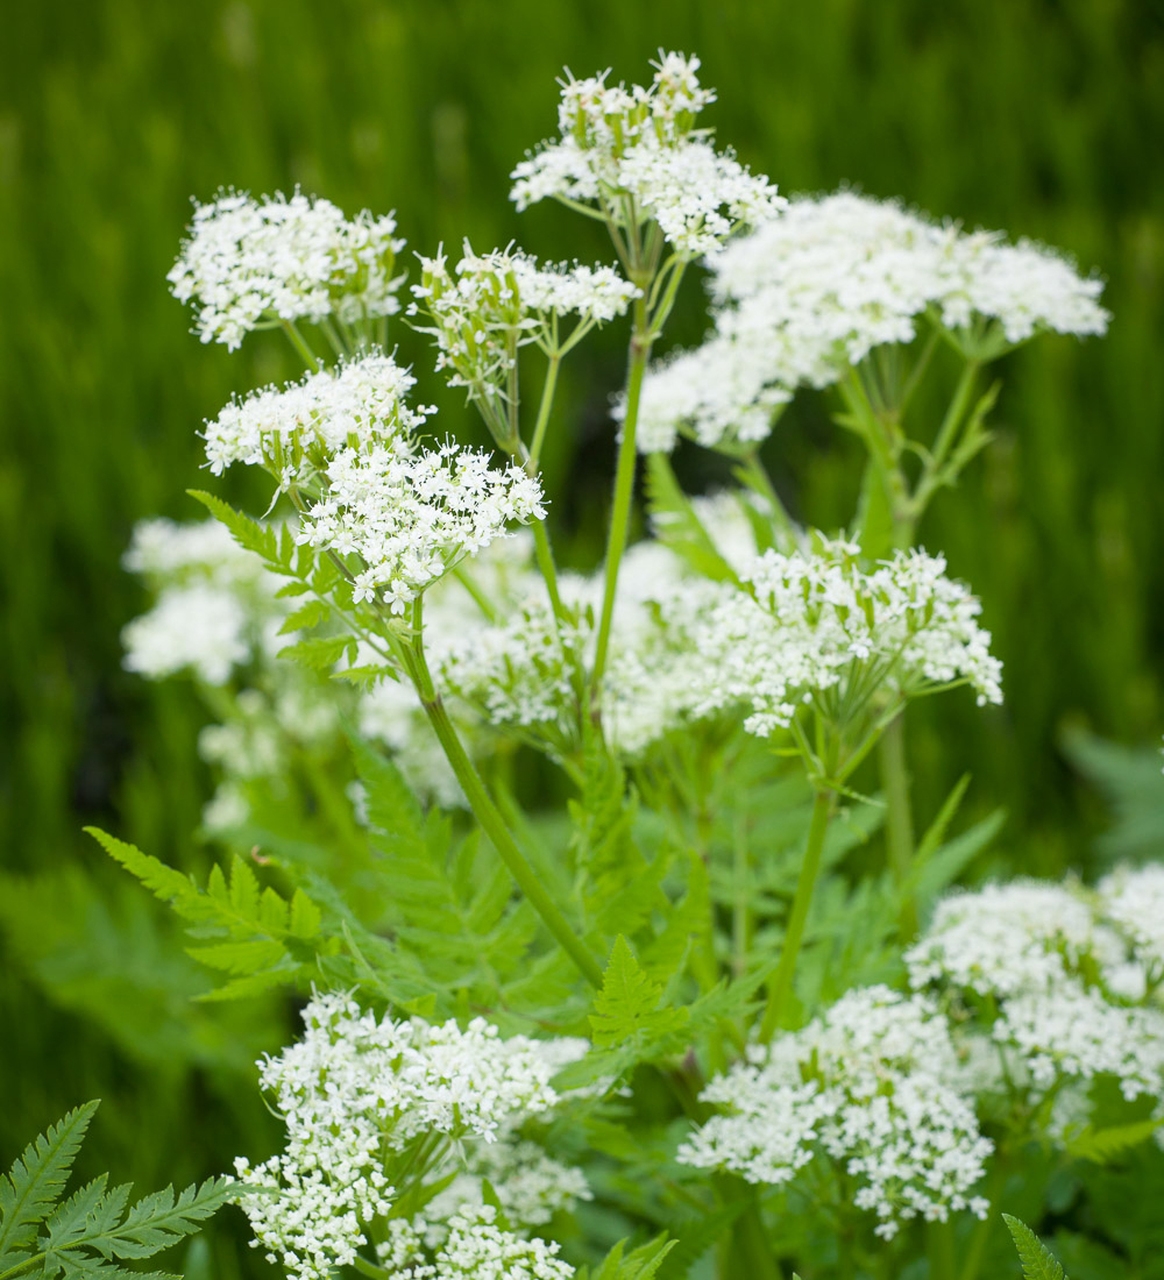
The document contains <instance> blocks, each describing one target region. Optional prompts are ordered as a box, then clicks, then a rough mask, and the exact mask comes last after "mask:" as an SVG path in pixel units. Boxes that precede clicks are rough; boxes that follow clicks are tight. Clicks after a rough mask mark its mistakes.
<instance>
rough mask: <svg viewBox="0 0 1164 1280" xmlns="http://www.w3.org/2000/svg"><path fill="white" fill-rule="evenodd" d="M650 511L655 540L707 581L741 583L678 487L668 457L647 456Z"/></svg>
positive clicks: (647, 485) (661, 455)
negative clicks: (709, 579)
mask: <svg viewBox="0 0 1164 1280" xmlns="http://www.w3.org/2000/svg"><path fill="white" fill-rule="evenodd" d="M646 493H647V510H648V512H649V513H650V516H651V523H652V525H653V526H654V530H655V536H656V537H657V538H658V540H659V541H660V542H662V543H663V544H664V545H666V546H668V547H670V548H671V550H672V551H674V552H675V554H676V555H678V556H680V557H682V558H683V559H684V560H686V561H687V563H688V564H689V565H690V566H691V567H692V568H693V569H694V570H695V571H696V573H699V574H701V575H702V576H703V577H705V578H711V579H712V580H713V581H714V582H738V581H739V578H738V577H737V576H736V572H735V570H734V569H733V568H732V567H731V565H730V564H728V562H727V561H726V560H725V559H724V558H723V556H722V555H720V553H719V551H718V549H717V548H716V545H715V543H714V542H713V541H712V539H711V535H710V534H709V533H708V532H707V530H706V529H705V528H704V527H703V525H702V523H701V522H700V519H699V517H698V516H697V515H696V514H695V508H694V507H693V506H692V505H691V502H690V500H689V499H688V497H687V495H686V494H685V493H684V492H683V490H682V489H681V488H680V486H679V481H678V480H676V478H675V472H674V471H673V470H672V468H671V460H670V459H669V458H668V457H667V455H666V454H665V453H652V454H649V455H648V456H647V466H646Z"/></svg>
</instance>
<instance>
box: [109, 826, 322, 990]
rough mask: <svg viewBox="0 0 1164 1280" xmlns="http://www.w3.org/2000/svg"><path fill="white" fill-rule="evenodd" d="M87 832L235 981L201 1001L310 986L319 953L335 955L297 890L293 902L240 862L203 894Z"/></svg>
mask: <svg viewBox="0 0 1164 1280" xmlns="http://www.w3.org/2000/svg"><path fill="white" fill-rule="evenodd" d="M86 830H87V831H88V832H89V834H90V835H91V836H92V837H93V838H94V839H95V840H96V841H97V842H98V843H99V844H100V845H101V846H102V848H104V849H105V851H106V852H107V853H108V854H109V855H110V857H112V858H113V859H114V860H115V861H116V862H119V863H120V864H121V865H122V866H123V867H124V868H125V869H126V870H127V871H128V872H129V873H130V874H131V875H133V876H136V877H137V879H138V880H140V881H141V882H142V884H144V885H145V887H146V888H147V889H149V890H150V892H151V893H153V894H154V896H155V897H157V898H160V899H161V900H162V901H163V902H165V903H168V904H169V905H170V906H171V907H172V908H173V910H174V912H175V914H177V915H178V916H179V917H180V918H181V919H183V920H184V921H186V924H187V926H188V932H189V933H190V934H191V935H192V937H193V938H194V939H196V940H197V943H198V945H195V946H190V947H188V948H187V952H188V953H189V954H190V955H191V956H192V957H193V958H194V959H195V960H197V961H199V962H200V963H201V964H204V965H206V966H207V967H208V968H210V969H216V970H218V971H219V972H220V973H223V974H225V975H227V976H228V977H229V978H230V979H231V980H230V981H229V982H227V983H226V984H225V985H223V986H220V987H217V988H215V989H214V990H213V991H211V992H210V993H209V994H208V995H206V996H204V997H202V998H203V999H210V1000H234V999H242V998H246V997H249V996H254V995H258V994H259V993H261V992H263V991H267V990H269V989H270V988H272V987H276V986H279V985H281V984H284V983H287V984H291V985H301V986H302V985H306V984H307V983H308V982H309V981H310V979H311V978H312V977H313V976H314V974H315V965H316V960H317V958H318V957H319V956H320V955H331V954H334V953H335V951H336V949H337V947H338V941H337V940H336V939H335V938H331V937H328V936H326V935H325V933H324V929H323V917H322V915H321V913H320V910H319V908H318V907H317V906H316V905H315V903H313V902H312V901H311V899H310V898H309V897H308V896H307V895H306V894H305V893H304V892H303V890H302V889H296V891H295V893H294V895H293V896H292V898H291V900H290V902H288V901H286V900H285V899H284V898H282V897H280V895H279V894H277V893H276V892H275V890H274V889H271V888H263V887H262V886H261V885H260V884H259V882H258V879H257V878H256V876H255V873H254V872H253V871H252V870H251V868H250V866H249V865H248V864H247V863H246V862H245V861H243V859H242V858H238V857H236V858H235V859H234V862H233V863H232V864H231V868H230V876H229V878H228V877H227V876H226V875H225V874H224V873H223V871H222V869H221V867H217V866H216V867H214V868H213V869H212V871H211V872H210V875H209V877H208V878H207V882H206V888H205V889H201V888H199V886H198V885H197V884H196V883H195V882H194V880H193V879H192V878H191V877H189V876H185V875H183V874H182V873H181V872H180V871H175V870H174V868H173V867H168V866H167V865H166V864H165V863H164V862H162V861H161V860H160V859H158V858H155V857H152V856H151V855H150V854H148V853H143V852H142V851H141V850H140V849H138V848H136V847H135V846H134V845H131V844H127V843H126V842H125V841H124V840H118V839H116V837H114V836H111V835H108V834H107V833H106V832H104V831H100V830H98V829H97V828H96V827H88V828H86Z"/></svg>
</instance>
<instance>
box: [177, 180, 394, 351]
mask: <svg viewBox="0 0 1164 1280" xmlns="http://www.w3.org/2000/svg"><path fill="white" fill-rule="evenodd" d="M395 230H396V220H395V218H394V217H393V216H392V215H391V214H387V215H385V216H383V217H375V216H374V215H373V214H371V213H369V212H368V211H367V210H366V209H365V210H363V211H362V212H360V213H358V214H357V215H356V216H355V217H354V218H352V219H351V220H348V219H345V217H344V215H343V212H342V211H341V210H340V209H337V208H336V206H335V205H334V204H332V203H331V202H330V201H329V200H323V199H319V198H316V199H311V198H309V197H307V196H304V195H301V194H300V193H299V192H298V191H297V192H296V193H295V194H294V195H293V196H292V197H291V199H290V200H288V199H286V198H285V197H284V196H282V195H281V194H277V195H276V196H274V197H273V198H271V197H267V196H264V197H263V198H262V200H255V199H253V198H252V197H251V196H249V195H240V194H236V193H234V192H231V193H227V194H225V195H222V196H220V197H219V198H218V199H217V200H215V201H214V202H213V203H211V204H195V209H194V221H193V224H192V226H191V228H190V236H189V238H188V239H187V240H186V241H185V242H184V243H183V245H182V252H181V255H180V256H179V258H178V261H177V262H176V263H175V264H174V266H173V268H172V269H171V271H170V273H169V275H168V276H167V277H166V278H167V279H168V280H169V282H170V287H171V290H172V292H173V294H174V297H175V298H177V299H178V301H179V302H193V303H194V305H195V308H196V313H197V320H196V323H197V328H198V333H199V335H200V337H201V338H202V341H203V342H211V341H216V342H222V343H225V344H226V346H227V347H228V348H229V349H230V350H232V351H233V350H234V349H235V348H236V347H238V346H239V344H240V343H241V342H242V340H243V337H244V336H245V335H246V334H247V333H249V332H250V331H251V330H253V329H257V328H262V327H269V326H270V325H273V324H278V323H279V322H281V321H291V322H294V321H296V320H301V319H305V320H310V321H314V322H318V321H321V320H325V319H328V318H330V317H334V318H335V319H337V320H338V321H340V322H341V323H342V324H345V325H346V324H355V323H357V322H359V321H362V320H366V319H372V318H377V317H381V316H389V315H392V314H393V313H394V312H396V311H397V310H398V309H399V303H398V301H397V298H396V291H397V290H398V289H399V287H400V285H401V283H402V282H403V279H404V277H403V276H394V275H393V269H394V266H395V261H396V255H397V254H398V253H399V252H400V250H401V249H402V248H403V247H404V241H403V240H398V239H395V238H394V234H393V233H394V232H395Z"/></svg>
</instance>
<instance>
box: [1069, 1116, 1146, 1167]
mask: <svg viewBox="0 0 1164 1280" xmlns="http://www.w3.org/2000/svg"><path fill="white" fill-rule="evenodd" d="M1161 1125H1164V1119H1159V1120H1153V1119H1148V1120H1137V1121H1134V1122H1133V1123H1131V1124H1120V1125H1111V1126H1110V1127H1107V1128H1094V1127H1092V1126H1091V1125H1085V1126H1084V1127H1083V1128H1081V1129H1079V1130H1077V1131H1076V1132H1074V1133H1071V1134H1069V1135H1068V1137H1067V1142H1066V1151H1067V1154H1068V1155H1069V1156H1073V1157H1074V1158H1075V1159H1076V1160H1090V1161H1091V1162H1092V1163H1093V1164H1098V1165H1106V1164H1110V1163H1111V1162H1112V1161H1113V1160H1116V1159H1118V1157H1120V1156H1121V1155H1123V1154H1124V1153H1125V1152H1126V1151H1130V1150H1131V1149H1132V1148H1133V1147H1138V1146H1139V1145H1140V1143H1142V1142H1147V1141H1148V1140H1149V1139H1150V1138H1152V1137H1153V1136H1154V1135H1155V1133H1156V1131H1157V1130H1158V1129H1159V1128H1160V1126H1161Z"/></svg>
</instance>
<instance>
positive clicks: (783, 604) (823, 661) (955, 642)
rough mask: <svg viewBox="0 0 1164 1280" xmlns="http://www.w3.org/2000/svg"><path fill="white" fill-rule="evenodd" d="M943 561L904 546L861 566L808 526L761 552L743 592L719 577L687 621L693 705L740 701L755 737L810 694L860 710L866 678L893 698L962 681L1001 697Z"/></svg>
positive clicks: (787, 717) (829, 704) (966, 599)
mask: <svg viewBox="0 0 1164 1280" xmlns="http://www.w3.org/2000/svg"><path fill="white" fill-rule="evenodd" d="M945 568H946V563H945V560H944V559H942V558H941V557H940V556H929V555H927V554H926V553H925V552H922V551H910V552H897V553H896V554H895V555H894V557H893V559H892V560H888V561H883V562H881V563H880V564H878V565H877V566H875V567H874V568H873V569H872V570H865V569H863V568H862V567H861V563H860V560H859V549H858V548H857V547H856V546H855V545H853V544H850V543H847V542H843V541H830V540H829V539H827V538H824V537H822V536H819V535H814V537H813V538H812V539H811V540H808V541H806V542H805V544H804V546H803V548H802V549H799V550H796V551H793V552H791V553H790V554H782V553H780V552H777V551H767V552H765V554H764V555H763V556H760V557H759V558H758V559H756V560H755V561H754V562H753V564H752V566H751V568H750V569H748V570H746V571H745V572H744V573H743V575H742V576H743V577H744V579H745V580H746V581H748V582H749V583H750V584H751V587H752V590H753V592H754V594H749V593H748V592H746V591H741V590H737V589H734V588H732V587H729V586H724V587H723V588H722V589H721V591H720V600H719V602H718V603H717V604H715V606H714V607H712V608H711V609H710V610H709V611H708V612H707V615H706V617H705V619H704V620H703V621H702V622H701V623H700V624H699V625H698V626H697V627H696V628H695V643H696V644H697V646H698V648H699V651H700V653H701V654H702V657H703V659H704V666H703V672H704V674H703V678H702V684H703V688H702V690H701V696H700V700H699V706H700V707H701V708H702V709H703V711H705V712H706V711H711V710H715V709H717V708H720V707H725V706H728V705H731V704H732V703H738V702H743V703H744V704H745V705H750V707H751V714H750V715H749V717H748V719H747V720H746V721H745V728H747V729H748V731H749V732H751V733H755V734H757V735H759V736H761V737H765V736H767V735H768V734H770V733H772V732H773V730H774V729H776V728H777V727H782V726H787V725H788V724H789V723H791V721H792V718H793V716H794V714H795V711H796V708H797V706H798V705H800V704H801V703H803V702H804V701H806V700H807V699H810V698H818V697H821V696H822V695H823V696H824V702H823V703H822V705H825V707H826V710H827V711H828V713H829V714H830V715H833V716H835V717H836V718H838V720H846V719H850V718H853V717H854V716H856V715H858V714H859V713H861V712H863V709H864V707H865V704H866V702H867V699H868V697H869V696H870V695H871V693H873V692H875V691H876V690H877V689H890V690H893V691H894V692H895V693H896V694H897V695H898V696H899V697H902V698H905V697H910V696H912V695H913V694H915V693H917V692H918V691H919V690H921V689H922V688H925V687H926V686H931V687H932V686H935V685H937V686H941V685H945V684H949V683H952V682H957V681H966V682H967V683H969V684H970V685H971V686H972V687H973V688H974V689H975V691H976V692H977V694H978V701H979V703H980V704H981V703H985V702H1001V700H1002V691H1001V688H1000V686H999V678H1000V675H1001V665H1000V664H999V662H998V660H997V659H996V658H994V657H992V656H991V654H990V651H989V643H990V633H989V632H987V631H984V630H982V628H981V627H979V626H978V623H977V621H976V619H977V616H978V613H979V611H980V605H979V603H978V601H977V600H976V599H975V597H974V596H972V595H971V594H970V592H969V591H967V590H966V588H965V587H963V586H962V585H961V584H959V583H957V582H954V581H952V580H951V579H949V578H947V577H946V576H945Z"/></svg>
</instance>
